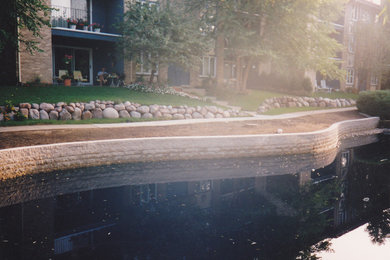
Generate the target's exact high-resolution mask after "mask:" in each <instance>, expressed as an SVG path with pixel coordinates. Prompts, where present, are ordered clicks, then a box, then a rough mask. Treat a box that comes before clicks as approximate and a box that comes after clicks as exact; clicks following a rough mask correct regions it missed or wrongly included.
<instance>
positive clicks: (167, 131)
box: [0, 111, 363, 149]
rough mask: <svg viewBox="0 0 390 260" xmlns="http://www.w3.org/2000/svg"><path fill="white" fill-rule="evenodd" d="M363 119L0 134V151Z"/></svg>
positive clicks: (321, 117) (308, 127)
mask: <svg viewBox="0 0 390 260" xmlns="http://www.w3.org/2000/svg"><path fill="white" fill-rule="evenodd" d="M358 118H363V116H362V115H360V114H359V113H358V112H357V111H347V112H334V113H324V114H316V115H311V116H303V117H298V118H292V119H278V120H250V121H239V122H215V123H199V124H188V125H173V126H133V127H132V126H129V127H119V128H93V129H91V128H89V129H61V130H44V131H42V130H34V131H18V132H0V149H5V148H11V147H21V146H30V145H40V144H52V143H62V142H76V141H87V140H104V139H120V138H140V137H162V136H212V135H242V134H273V133H276V131H277V129H279V128H281V129H283V133H300V132H311V131H316V130H321V129H324V128H327V127H329V126H330V125H331V124H333V123H335V122H339V121H344V120H349V119H358Z"/></svg>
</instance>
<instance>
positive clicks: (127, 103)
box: [123, 101, 131, 107]
mask: <svg viewBox="0 0 390 260" xmlns="http://www.w3.org/2000/svg"><path fill="white" fill-rule="evenodd" d="M123 105H124V106H125V107H127V106H131V103H130V102H129V101H126V102H125V103H123Z"/></svg>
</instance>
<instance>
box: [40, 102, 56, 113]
mask: <svg viewBox="0 0 390 260" xmlns="http://www.w3.org/2000/svg"><path fill="white" fill-rule="evenodd" d="M39 108H40V109H41V110H45V111H46V112H50V111H52V110H54V106H53V105H52V104H48V103H42V104H41V105H40V106H39Z"/></svg>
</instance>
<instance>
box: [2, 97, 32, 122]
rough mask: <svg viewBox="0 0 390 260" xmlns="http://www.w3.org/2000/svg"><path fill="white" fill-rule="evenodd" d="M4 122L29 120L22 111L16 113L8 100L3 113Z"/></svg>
mask: <svg viewBox="0 0 390 260" xmlns="http://www.w3.org/2000/svg"><path fill="white" fill-rule="evenodd" d="M2 113H3V116H4V121H10V120H15V121H23V120H25V119H27V118H26V117H25V116H24V115H23V114H22V113H21V112H20V111H16V109H15V106H14V104H13V103H12V101H11V100H6V101H5V104H4V110H3V111H2Z"/></svg>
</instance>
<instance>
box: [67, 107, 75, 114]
mask: <svg viewBox="0 0 390 260" xmlns="http://www.w3.org/2000/svg"><path fill="white" fill-rule="evenodd" d="M65 109H66V110H67V111H68V112H69V113H73V112H74V107H73V106H66V107H65Z"/></svg>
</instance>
